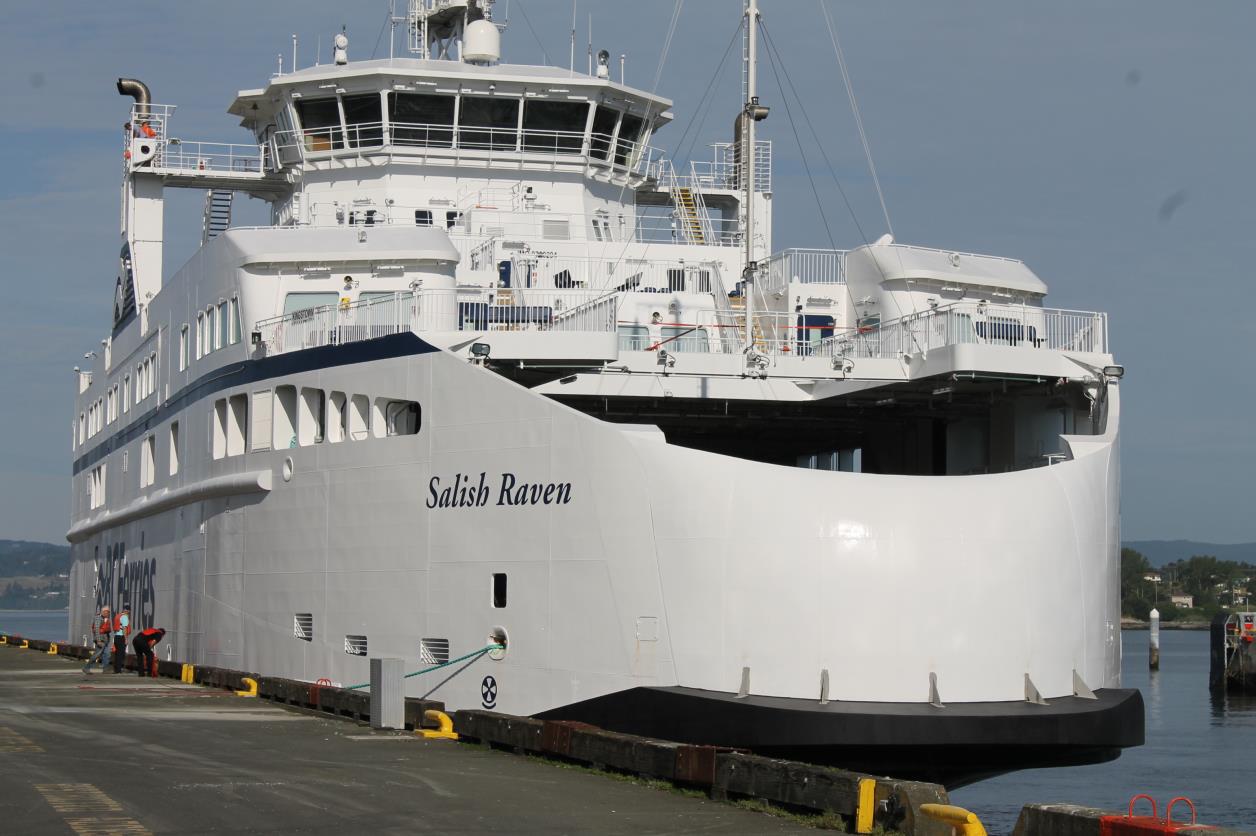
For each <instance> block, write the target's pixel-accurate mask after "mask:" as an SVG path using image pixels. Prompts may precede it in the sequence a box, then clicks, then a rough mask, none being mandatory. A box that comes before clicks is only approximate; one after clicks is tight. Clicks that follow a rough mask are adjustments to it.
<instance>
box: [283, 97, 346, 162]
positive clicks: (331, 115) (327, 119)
mask: <svg viewBox="0 0 1256 836" xmlns="http://www.w3.org/2000/svg"><path fill="white" fill-rule="evenodd" d="M294 104H295V105H296V109H297V118H299V119H300V120H301V135H302V136H303V137H304V138H305V150H306V151H332V150H336V149H340V148H344V147H345V143H344V137H343V135H342V134H341V133H340V107H339V105H337V103H336V100H335V99H334V98H331V99H299V100H298V101H296V102H294Z"/></svg>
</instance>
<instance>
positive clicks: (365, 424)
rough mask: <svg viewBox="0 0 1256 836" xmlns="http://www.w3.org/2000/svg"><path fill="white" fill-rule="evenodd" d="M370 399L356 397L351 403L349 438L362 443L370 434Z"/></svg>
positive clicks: (360, 396) (362, 396)
mask: <svg viewBox="0 0 1256 836" xmlns="http://www.w3.org/2000/svg"><path fill="white" fill-rule="evenodd" d="M370 408H371V404H370V399H369V398H367V397H366V395H354V396H353V399H352V400H351V401H350V402H349V438H350V439H351V440H353V441H361V440H362V439H364V438H366V436H367V435H368V433H369V429H368V428H369V427H370V423H369V413H370Z"/></svg>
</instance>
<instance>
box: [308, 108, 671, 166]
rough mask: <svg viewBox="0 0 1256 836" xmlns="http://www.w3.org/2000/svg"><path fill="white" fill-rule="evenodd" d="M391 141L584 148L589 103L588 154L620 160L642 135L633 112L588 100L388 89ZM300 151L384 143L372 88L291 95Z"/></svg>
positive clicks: (529, 148) (553, 150) (626, 157)
mask: <svg viewBox="0 0 1256 836" xmlns="http://www.w3.org/2000/svg"><path fill="white" fill-rule="evenodd" d="M387 100H388V114H389V133H390V141H391V142H392V144H394V145H403V146H417V147H425V148H453V147H454V145H455V142H456V143H457V147H459V148H470V149H487V150H494V151H515V150H523V151H539V152H548V153H555V154H582V153H584V152H585V144H584V141H585V132H586V126H587V125H588V119H589V108H590V107H593V108H594V112H593V124H592V130H591V132H590V136H589V144H588V153H589V154H590V155H591V156H593V157H594V158H596V159H600V160H604V161H610V160H611V159H612V149H613V160H614V162H615V164H616V165H626V164H627V163H628V160H629V158H630V157H631V156H632V154H633V151H634V149H635V147H636V144H637V143H638V142H639V141H640V140H641V137H642V135H643V134H644V133H645V127H646V123H645V120H644V119H643V118H642V117H640V116H634V115H632V114H630V113H623V112H621V111H618V110H615V109H614V108H609V107H606V106H604V105H591V104H590V103H589V102H571V101H549V100H538V99H529V100H527V101H521V100H520V99H518V98H514V97H504V96H468V95H461V96H441V95H435V94H428V93H398V92H391V91H390V92H389V93H388V94H387ZM295 105H296V111H297V116H298V118H299V119H300V121H301V130H302V136H303V137H304V145H305V150H306V151H336V150H341V149H343V148H345V147H346V146H347V147H349V148H360V147H367V146H372V145H383V144H384V125H383V123H384V111H383V107H384V106H383V102H382V100H381V98H380V96H379V94H378V93H365V94H359V95H351V96H339V97H329V98H325V99H298V100H297V101H296V102H295Z"/></svg>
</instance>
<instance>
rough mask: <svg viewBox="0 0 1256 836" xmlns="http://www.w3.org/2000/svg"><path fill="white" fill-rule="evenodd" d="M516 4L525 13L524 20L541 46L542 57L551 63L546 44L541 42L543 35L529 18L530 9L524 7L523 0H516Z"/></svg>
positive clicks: (520, 11)
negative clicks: (538, 32) (537, 31)
mask: <svg viewBox="0 0 1256 836" xmlns="http://www.w3.org/2000/svg"><path fill="white" fill-rule="evenodd" d="M515 5H516V6H518V7H519V14H521V15H523V22H524V23H526V24H527V25H528V31H529V32H531V33H532V38H533V39H534V40H535V41H536V45H537V46H539V47H540V48H541V57H542V58H544V59H545V63H546V64H547V65H548V64H549V63H550V59H549V53H548V52H546V51H545V44H543V43H541V36H540V35H538V34H537V33H536V30H535V29H533V28H532V21H531V20H529V19H528V10H527V9H525V8H524V7H523V0H515Z"/></svg>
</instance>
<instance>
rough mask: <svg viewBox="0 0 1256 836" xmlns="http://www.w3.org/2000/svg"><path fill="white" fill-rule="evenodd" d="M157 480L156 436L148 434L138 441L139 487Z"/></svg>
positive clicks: (145, 486) (144, 486)
mask: <svg viewBox="0 0 1256 836" xmlns="http://www.w3.org/2000/svg"><path fill="white" fill-rule="evenodd" d="M155 481H157V436H155V435H150V436H148V437H147V438H145V439H144V440H143V441H142V442H141V443H140V487H141V488H147V487H148V486H149V485H151V484H153V482H155Z"/></svg>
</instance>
